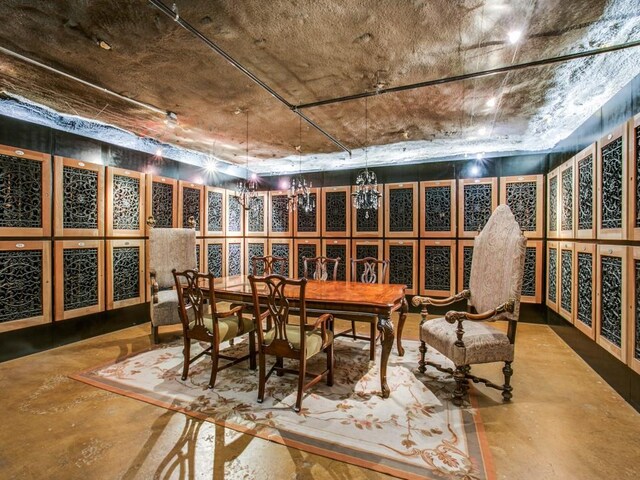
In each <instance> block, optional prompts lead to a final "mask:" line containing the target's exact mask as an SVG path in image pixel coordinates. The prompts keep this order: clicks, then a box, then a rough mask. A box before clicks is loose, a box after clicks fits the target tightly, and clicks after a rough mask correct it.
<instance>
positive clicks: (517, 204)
mask: <svg viewBox="0 0 640 480" xmlns="http://www.w3.org/2000/svg"><path fill="white" fill-rule="evenodd" d="M506 190H507V192H506V193H507V205H508V206H509V208H510V209H511V211H512V212H513V216H514V217H516V221H517V222H518V225H520V229H521V230H523V231H525V232H534V231H535V230H536V227H537V218H536V206H537V202H536V200H537V198H538V186H537V185H536V182H514V183H507V189H506Z"/></svg>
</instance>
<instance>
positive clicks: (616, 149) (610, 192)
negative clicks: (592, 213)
mask: <svg viewBox="0 0 640 480" xmlns="http://www.w3.org/2000/svg"><path fill="white" fill-rule="evenodd" d="M622 157H623V155H622V137H620V138H617V139H616V140H614V141H613V142H611V143H610V144H608V145H607V146H606V147H604V148H603V149H602V180H601V186H602V198H601V200H602V215H601V219H600V221H601V226H602V228H622V167H623V166H622Z"/></svg>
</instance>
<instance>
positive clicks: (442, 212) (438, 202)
mask: <svg viewBox="0 0 640 480" xmlns="http://www.w3.org/2000/svg"><path fill="white" fill-rule="evenodd" d="M424 203H425V205H424V229H425V230H426V231H427V232H449V231H450V230H451V187H425V189H424Z"/></svg>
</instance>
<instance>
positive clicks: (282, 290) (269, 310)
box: [249, 275, 307, 351]
mask: <svg viewBox="0 0 640 480" xmlns="http://www.w3.org/2000/svg"><path fill="white" fill-rule="evenodd" d="M249 283H250V284H251V293H252V295H253V308H254V311H255V318H256V319H257V320H258V324H261V323H262V322H263V321H264V320H265V319H266V320H267V325H273V327H272V328H273V329H274V335H273V339H272V340H270V342H269V345H268V346H273V347H274V348H283V349H288V350H291V349H292V347H291V342H290V340H289V338H288V335H287V329H286V325H287V324H288V323H289V314H290V312H291V304H290V300H291V299H295V300H296V304H297V305H296V306H295V310H294V311H295V313H296V314H297V315H299V316H300V334H299V335H300V340H299V342H300V350H301V351H304V343H305V342H304V340H305V326H306V323H307V309H306V303H305V287H306V285H307V279H306V278H301V279H300V280H294V279H292V278H287V277H284V276H282V275H267V276H266V277H255V276H253V275H249ZM257 332H258V342H259V343H260V345H261V346H267V345H265V337H264V332H263V331H262V328H258V329H257ZM296 340H297V339H296Z"/></svg>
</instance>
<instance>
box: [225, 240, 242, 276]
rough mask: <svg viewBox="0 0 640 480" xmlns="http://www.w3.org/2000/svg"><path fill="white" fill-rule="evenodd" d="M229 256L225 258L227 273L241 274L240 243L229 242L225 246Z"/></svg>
mask: <svg viewBox="0 0 640 480" xmlns="http://www.w3.org/2000/svg"><path fill="white" fill-rule="evenodd" d="M227 251H228V253H229V256H228V258H227V273H228V274H229V275H230V276H231V275H242V246H241V245H240V243H229V245H228V246H227Z"/></svg>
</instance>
